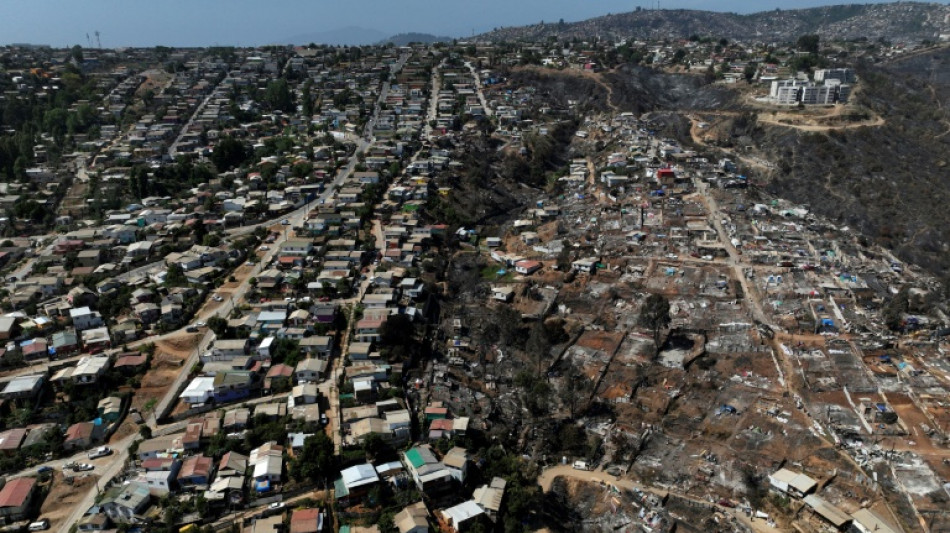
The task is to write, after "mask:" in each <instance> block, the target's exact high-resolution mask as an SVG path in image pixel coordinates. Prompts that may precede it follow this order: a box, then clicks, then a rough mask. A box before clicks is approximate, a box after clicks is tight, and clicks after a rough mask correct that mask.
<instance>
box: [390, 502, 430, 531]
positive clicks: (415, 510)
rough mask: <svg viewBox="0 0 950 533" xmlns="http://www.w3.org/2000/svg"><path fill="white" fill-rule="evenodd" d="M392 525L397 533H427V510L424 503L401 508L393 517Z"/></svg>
mask: <svg viewBox="0 0 950 533" xmlns="http://www.w3.org/2000/svg"><path fill="white" fill-rule="evenodd" d="M393 525H395V526H396V529H398V530H399V533H429V510H428V509H426V504H425V503H424V502H416V503H414V504H412V505H409V506H407V507H405V508H403V510H402V511H399V512H398V513H396V516H394V517H393Z"/></svg>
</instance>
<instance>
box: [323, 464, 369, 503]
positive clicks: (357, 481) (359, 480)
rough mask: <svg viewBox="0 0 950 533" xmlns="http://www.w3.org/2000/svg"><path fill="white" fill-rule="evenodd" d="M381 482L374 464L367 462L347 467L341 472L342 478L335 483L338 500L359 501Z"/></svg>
mask: <svg viewBox="0 0 950 533" xmlns="http://www.w3.org/2000/svg"><path fill="white" fill-rule="evenodd" d="M376 483H379V475H378V474H376V469H375V468H373V465H371V464H369V463H366V464H361V465H355V466H351V467H349V468H345V469H343V470H342V471H341V472H340V479H337V480H336V482H335V483H334V487H335V489H336V497H337V499H338V500H341V499H344V498H345V499H346V500H347V502H353V503H355V502H358V501H359V500H361V499H362V497H363V496H365V495H366V493H368V492H369V490H370V489H371V488H372V487H373V486H374V485H375V484H376Z"/></svg>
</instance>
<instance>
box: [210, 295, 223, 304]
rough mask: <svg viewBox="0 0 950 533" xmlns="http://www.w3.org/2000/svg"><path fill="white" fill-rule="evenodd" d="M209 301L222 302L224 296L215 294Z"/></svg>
mask: <svg viewBox="0 0 950 533" xmlns="http://www.w3.org/2000/svg"><path fill="white" fill-rule="evenodd" d="M211 299H212V300H214V301H216V302H223V301H224V296H221V295H220V294H215V295H214V297H213V298H211Z"/></svg>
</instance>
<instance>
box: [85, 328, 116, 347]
mask: <svg viewBox="0 0 950 533" xmlns="http://www.w3.org/2000/svg"><path fill="white" fill-rule="evenodd" d="M111 344H112V338H111V337H110V336H109V328H106V327H105V326H103V327H100V328H93V329H87V330H85V331H83V332H82V345H83V348H84V349H85V350H86V351H87V352H89V353H99V352H101V351H103V350H105V349H106V348H108V347H109V346H110V345H111Z"/></svg>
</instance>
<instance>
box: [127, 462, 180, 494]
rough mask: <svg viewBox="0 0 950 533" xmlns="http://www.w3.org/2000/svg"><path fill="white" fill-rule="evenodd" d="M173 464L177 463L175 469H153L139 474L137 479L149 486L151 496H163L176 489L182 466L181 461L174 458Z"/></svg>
mask: <svg viewBox="0 0 950 533" xmlns="http://www.w3.org/2000/svg"><path fill="white" fill-rule="evenodd" d="M172 464H174V465H176V466H175V470H152V471H147V472H145V474H143V475H140V476H138V478H137V479H136V481H138V482H140V483H143V482H144V483H145V486H146V487H148V493H149V495H151V496H155V497H157V498H161V497H162V496H165V495H167V494H169V493H171V492H172V491H173V490H175V488H176V485H175V482H176V479H177V475H178V468H180V467H181V461H179V460H177V459H174V460H172Z"/></svg>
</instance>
